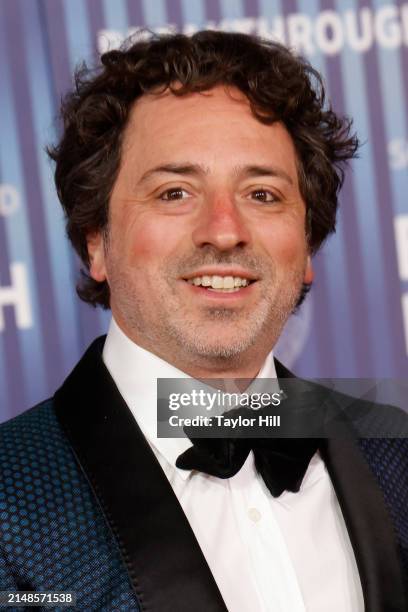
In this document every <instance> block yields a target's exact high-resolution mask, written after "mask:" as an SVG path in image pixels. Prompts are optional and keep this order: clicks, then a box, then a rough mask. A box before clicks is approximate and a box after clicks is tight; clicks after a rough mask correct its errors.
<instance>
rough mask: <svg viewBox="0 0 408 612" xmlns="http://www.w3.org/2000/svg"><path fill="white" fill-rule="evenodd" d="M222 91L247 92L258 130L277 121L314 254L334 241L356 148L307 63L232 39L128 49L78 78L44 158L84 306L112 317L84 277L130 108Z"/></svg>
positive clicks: (268, 46) (272, 45)
mask: <svg viewBox="0 0 408 612" xmlns="http://www.w3.org/2000/svg"><path fill="white" fill-rule="evenodd" d="M222 84H223V85H226V86H231V87H235V88H237V89H239V90H240V91H241V92H243V93H244V94H245V96H246V97H247V99H248V101H249V103H250V106H251V110H252V112H253V114H254V116H255V117H256V118H257V119H258V120H259V121H261V122H262V123H265V124H271V123H273V122H276V121H281V122H283V124H284V125H285V126H286V128H287V130H288V132H289V133H290V135H291V137H292V139H293V142H294V145H295V148H296V152H297V158H298V175H299V185H300V191H301V194H302V197H303V199H304V201H305V203H306V209H307V217H306V218H307V227H306V228H305V231H306V232H307V236H308V242H309V249H310V252H311V253H312V254H314V253H315V252H316V251H317V250H318V248H319V247H320V246H321V244H322V242H323V241H324V240H325V238H326V237H327V236H328V235H329V234H330V233H331V232H334V231H335V224H336V211H337V206H338V202H337V195H338V191H339V189H340V187H341V185H342V183H343V180H344V164H345V163H346V162H347V161H348V160H349V159H351V158H352V157H354V156H355V154H356V151H357V148H358V140H357V138H356V136H355V134H352V132H351V124H352V121H351V120H350V119H348V118H343V117H339V116H337V115H336V114H335V113H334V112H333V111H332V109H331V108H330V106H327V105H326V104H325V92H324V87H323V83H322V79H321V77H320V75H319V73H318V72H317V71H316V70H314V69H313V68H312V67H311V66H310V64H309V63H308V62H307V61H306V60H304V59H302V58H300V57H297V56H295V55H294V54H293V53H292V52H291V51H289V50H288V49H287V48H286V47H284V46H282V45H281V44H279V43H276V42H271V41H268V40H263V39H260V38H258V37H255V36H248V35H245V34H238V33H227V32H215V31H210V30H207V31H202V32H198V33H196V34H194V35H193V36H185V35H183V34H174V35H161V36H160V35H151V36H150V38H149V39H148V40H139V41H136V42H134V41H133V42H132V40H131V39H129V40H128V41H126V42H125V44H124V45H123V46H122V48H121V49H120V50H114V51H110V52H108V53H105V54H103V55H102V57H101V65H100V66H99V67H97V68H95V69H88V68H87V67H86V65H82V67H81V68H80V69H79V70H78V71H77V73H76V76H75V88H74V90H73V91H72V92H71V93H69V94H68V95H67V96H66V98H65V100H64V102H63V105H62V118H63V125H64V131H63V134H62V137H61V140H60V142H59V144H58V145H57V146H55V147H50V148H49V149H48V153H49V155H50V157H51V158H52V159H53V160H54V161H55V162H56V169H55V183H56V187H57V192H58V197H59V199H60V201H61V204H62V206H63V209H64V211H65V214H66V220H67V234H68V237H69V239H70V240H71V242H72V244H73V246H74V248H75V250H76V251H77V253H78V254H79V256H80V258H81V260H82V262H83V263H84V264H85V270H83V271H82V279H81V281H80V283H79V284H78V287H77V291H78V295H79V296H80V297H81V299H83V300H84V301H87V302H89V303H90V304H93V305H94V306H96V305H97V304H100V305H102V306H103V307H104V308H108V307H109V299H110V294H109V287H108V284H107V283H106V282H103V283H99V282H96V281H94V280H93V279H92V278H91V277H90V276H89V274H88V271H89V263H90V262H89V258H88V251H87V235H89V234H90V233H93V232H95V231H102V232H106V231H107V229H108V217H109V215H108V212H109V199H110V195H111V192H112V189H113V186H114V183H115V180H116V177H117V174H118V170H119V165H120V158H121V144H122V139H123V134H124V130H125V128H126V124H127V120H128V117H129V113H130V110H131V109H132V106H133V104H134V102H135V100H137V99H138V98H139V97H141V96H142V95H143V94H145V93H147V92H153V91H156V90H157V91H164V90H166V89H167V88H169V89H170V90H171V91H172V92H173V93H174V95H176V96H183V95H185V94H187V93H192V92H202V91H208V90H210V89H211V88H213V87H214V86H216V85H222Z"/></svg>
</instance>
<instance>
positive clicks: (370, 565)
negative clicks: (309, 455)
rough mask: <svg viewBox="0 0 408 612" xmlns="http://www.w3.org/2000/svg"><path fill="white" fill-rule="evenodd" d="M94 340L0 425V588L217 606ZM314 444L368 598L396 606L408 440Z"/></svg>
mask: <svg viewBox="0 0 408 612" xmlns="http://www.w3.org/2000/svg"><path fill="white" fill-rule="evenodd" d="M103 342H104V339H103V338H100V339H98V340H96V341H95V342H94V344H93V345H92V346H91V347H90V348H89V349H88V351H87V353H86V354H85V355H84V357H83V358H82V360H81V361H80V362H79V363H78V365H77V366H76V368H75V369H74V371H73V372H72V373H71V375H70V376H69V377H68V378H67V380H66V381H65V383H64V384H63V386H62V387H61V388H60V389H59V390H58V391H57V393H56V394H55V396H54V397H53V398H52V399H51V400H48V401H46V402H44V403H42V404H39V405H38V406H36V407H35V408H33V409H31V410H30V411H28V412H26V413H24V414H22V415H20V416H19V417H17V418H15V419H13V420H12V421H9V422H8V423H5V424H3V425H2V426H0V445H1V455H0V517H1V527H0V529H1V535H0V587H1V590H35V591H40V590H51V591H71V592H74V593H76V595H77V603H76V607H77V608H79V609H98V610H112V609H115V610H116V609H118V610H119V609H123V610H148V611H149V612H150V611H152V612H153V611H165V610H169V611H170V610H171V611H173V610H177V611H178V612H179V611H180V612H183V611H186V612H187V611H190V610H192V609H194V610H198V611H200V612H201V611H203V612H204V611H205V612H207V611H212V610H214V611H218V610H225V609H226V607H225V604H224V602H223V600H222V597H221V594H220V592H219V590H218V587H217V585H216V583H215V580H214V578H213V576H212V574H211V572H210V570H209V567H208V565H207V562H206V560H205V558H204V556H203V553H202V552H201V549H200V547H199V545H198V543H197V540H196V538H195V536H194V534H193V532H192V530H191V528H190V526H189V523H188V521H187V520H186V517H185V515H184V513H183V511H182V509H181V507H180V505H179V502H178V501H177V499H176V497H175V495H174V493H173V491H172V489H171V486H170V484H169V482H168V480H167V479H166V477H165V475H164V474H163V471H162V469H161V467H160V465H159V463H158V462H157V459H156V458H155V456H154V454H153V452H152V450H151V448H150V446H149V445H148V443H147V442H146V440H145V438H144V436H143V434H142V433H141V431H140V429H139V427H138V425H137V423H136V421H135V419H134V418H133V416H132V415H131V413H130V411H129V409H128V407H127V406H126V404H125V402H124V400H123V399H122V397H121V395H120V393H119V392H118V390H117V388H116V386H115V383H114V381H113V380H112V378H111V376H110V375H109V372H108V371H107V369H106V367H105V366H104V363H103V361H102V357H101V352H102V347H103ZM276 367H277V373H278V377H280V378H283V377H287V376H289V375H290V373H289V372H288V371H287V370H286V369H285V368H284V367H283V366H282V365H281V364H279V363H278V362H277V364H276ZM322 455H323V458H324V461H325V463H326V466H327V468H328V470H329V473H330V477H331V479H332V482H333V484H334V487H335V490H336V494H337V497H338V499H339V502H340V506H341V509H342V512H343V515H344V518H345V522H346V525H347V529H348V532H349V535H350V540H351V543H352V546H353V550H354V554H355V557H356V561H357V566H358V571H359V574H360V580H361V584H362V588H363V594H364V600H365V606H366V610H368V611H369V612H391V611H395V612H397V611H398V612H402V611H404V610H407V609H408V604H407V598H406V590H407V583H408V578H407V576H408V513H407V507H408V440H407V439H374V438H373V439H361V440H358V441H355V440H354V439H353V438H351V437H349V438H347V437H343V438H341V439H338V438H333V439H330V440H327V441H326V443H325V445H324V448H322Z"/></svg>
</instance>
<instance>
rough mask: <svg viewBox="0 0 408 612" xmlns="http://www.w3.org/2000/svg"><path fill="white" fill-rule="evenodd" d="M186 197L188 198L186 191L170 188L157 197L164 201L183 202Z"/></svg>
mask: <svg viewBox="0 0 408 612" xmlns="http://www.w3.org/2000/svg"><path fill="white" fill-rule="evenodd" d="M188 197H190V194H189V193H188V191H186V190H185V189H182V188H181V187H171V188H170V189H166V191H163V192H162V193H161V194H160V195H159V199H160V200H165V201H173V200H185V199H186V198H188Z"/></svg>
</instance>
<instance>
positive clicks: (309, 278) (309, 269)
mask: <svg viewBox="0 0 408 612" xmlns="http://www.w3.org/2000/svg"><path fill="white" fill-rule="evenodd" d="M313 279H314V271H313V266H312V258H311V257H310V255H309V256H308V258H307V262H306V270H305V276H304V278H303V282H304V283H305V285H311V284H312V283H313Z"/></svg>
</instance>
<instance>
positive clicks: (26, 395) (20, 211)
mask: <svg viewBox="0 0 408 612" xmlns="http://www.w3.org/2000/svg"><path fill="white" fill-rule="evenodd" d="M140 26H146V27H149V28H150V29H152V30H154V31H167V30H179V31H184V32H186V33H190V32H194V31H196V30H198V29H203V28H217V29H222V30H234V31H240V32H247V33H258V34H260V35H262V36H264V37H269V38H274V39H277V40H280V41H282V42H284V43H286V44H288V45H290V46H291V47H293V48H295V49H297V50H298V51H299V52H301V53H302V54H304V55H306V56H307V57H308V59H309V60H310V61H311V63H312V64H313V65H314V66H315V67H316V68H317V69H318V70H319V71H321V73H322V74H323V76H324V79H325V81H326V85H327V89H328V94H329V97H330V98H331V100H332V103H333V106H334V108H335V109H336V110H337V111H338V112H340V113H342V114H347V115H350V116H352V117H353V118H354V122H355V128H356V130H357V132H358V134H359V136H360V139H361V140H362V141H363V143H364V146H363V148H362V150H361V153H360V158H359V159H358V160H356V161H355V162H354V163H353V164H352V167H351V169H350V172H349V174H348V177H347V180H346V183H345V186H344V189H343V192H342V197H341V212H340V215H339V223H338V229H337V233H336V235H335V236H333V237H332V238H331V239H330V240H329V242H328V243H327V244H326V246H325V247H324V249H323V251H322V252H321V254H320V255H319V256H318V257H317V258H316V260H315V271H316V282H315V286H314V288H313V290H312V292H311V294H310V295H309V297H308V299H307V301H306V303H305V304H304V306H303V307H302V309H301V310H300V312H299V314H298V315H296V316H293V317H292V319H291V321H290V322H289V324H288V325H287V328H286V330H285V332H284V334H283V336H282V338H281V340H280V344H279V347H278V349H277V354H278V355H279V356H280V357H281V359H282V360H283V361H284V362H285V363H286V364H287V365H288V366H289V367H291V368H293V369H294V370H295V371H296V372H297V373H298V374H299V375H302V376H308V377H309V376H310V377H381V378H385V377H394V378H406V377H407V367H408V356H407V351H408V203H407V194H408V119H407V112H406V109H407V105H408V2H403V1H395V2H387V1H384V0H361V1H358V0H320V2H319V1H318V0H298V1H297V2H296V1H295V0H282V1H279V0H167V1H166V0H1V2H0V420H5V419H7V418H9V417H11V416H13V415H15V414H17V413H19V412H21V411H23V410H24V409H26V408H28V407H29V406H30V405H32V404H34V403H35V402H38V401H40V400H41V399H43V398H45V397H47V396H49V395H50V394H51V393H53V391H54V390H55V389H56V387H57V386H59V384H60V383H61V382H62V380H63V379H64V377H65V376H66V375H67V374H68V373H69V371H70V370H71V369H72V367H73V365H74V364H75V362H76V361H77V360H78V358H79V357H80V355H81V354H82V352H83V350H84V348H85V347H86V346H87V345H88V344H89V342H90V341H91V340H92V339H93V338H94V337H96V336H97V335H100V334H102V333H104V332H106V329H107V324H108V321H109V316H108V314H109V313H106V312H105V313H104V312H102V311H100V310H94V309H92V308H91V307H89V306H87V305H85V304H83V303H81V302H80V301H79V299H78V298H77V297H76V293H75V289H74V287H75V281H76V279H77V277H78V270H79V264H78V261H77V259H76V258H75V256H74V255H73V252H72V250H71V248H70V246H69V244H68V242H67V240H66V238H65V232H64V220H63V216H62V213H61V209H60V206H59V203H58V200H57V197H56V194H55V191H54V187H53V179H52V167H51V164H50V162H49V161H48V160H47V156H46V154H45V152H44V147H45V146H46V145H47V144H48V143H52V142H54V141H55V138H56V134H57V131H58V126H57V124H56V115H57V109H58V106H59V102H60V99H61V96H62V95H63V94H64V92H66V91H67V89H68V88H69V87H70V85H71V82H72V73H73V70H74V67H75V66H76V65H77V64H78V63H79V62H81V61H82V60H87V61H91V62H92V61H94V60H95V58H96V57H97V54H98V53H100V52H102V51H105V50H107V49H111V48H114V47H115V46H117V45H119V44H120V42H121V41H122V40H123V39H124V38H125V37H126V36H128V35H129V34H131V33H132V32H134V30H135V29H137V28H138V27H140Z"/></svg>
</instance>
